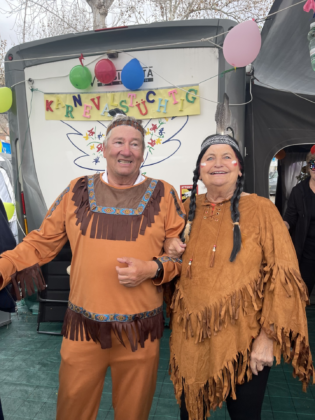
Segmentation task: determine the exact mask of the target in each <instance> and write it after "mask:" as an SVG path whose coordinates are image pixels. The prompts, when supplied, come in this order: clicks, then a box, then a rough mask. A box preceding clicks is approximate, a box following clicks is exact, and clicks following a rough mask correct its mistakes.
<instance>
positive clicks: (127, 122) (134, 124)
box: [106, 120, 145, 137]
mask: <svg viewBox="0 0 315 420" xmlns="http://www.w3.org/2000/svg"><path fill="white" fill-rule="evenodd" d="M119 125H129V126H130V127H133V128H135V129H136V130H138V131H140V133H141V134H142V135H143V137H145V129H144V128H143V127H142V125H141V124H140V123H139V122H138V121H133V120H118V121H114V122H112V123H111V124H110V125H109V126H108V127H107V130H106V136H107V134H108V133H109V132H110V131H111V130H112V129H113V128H115V127H118V126H119Z"/></svg>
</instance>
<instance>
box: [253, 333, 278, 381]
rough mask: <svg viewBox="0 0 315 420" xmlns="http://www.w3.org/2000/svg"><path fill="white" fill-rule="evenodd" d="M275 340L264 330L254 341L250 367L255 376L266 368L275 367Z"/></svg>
mask: <svg viewBox="0 0 315 420" xmlns="http://www.w3.org/2000/svg"><path fill="white" fill-rule="evenodd" d="M273 358H274V357H273V340H272V339H271V338H269V337H268V336H267V334H266V333H265V331H264V330H263V329H262V330H261V331H260V334H259V336H258V337H257V338H256V339H255V340H254V342H253V347H252V352H251V355H250V367H251V370H252V372H253V374H254V375H258V372H260V371H262V370H263V369H264V366H272V365H273Z"/></svg>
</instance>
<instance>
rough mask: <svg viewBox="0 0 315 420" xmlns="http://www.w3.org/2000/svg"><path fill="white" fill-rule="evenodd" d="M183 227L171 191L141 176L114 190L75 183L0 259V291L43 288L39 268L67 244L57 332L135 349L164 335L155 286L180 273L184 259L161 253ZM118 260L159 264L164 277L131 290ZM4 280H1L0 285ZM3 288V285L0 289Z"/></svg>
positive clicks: (93, 179)
mask: <svg viewBox="0 0 315 420" xmlns="http://www.w3.org/2000/svg"><path fill="white" fill-rule="evenodd" d="M184 224H185V215H184V213H183V208H182V204H181V203H180V202H179V200H178V197H177V194H176V192H175V191H174V189H173V188H172V186H171V185H169V184H167V183H166V182H164V181H159V180H154V179H151V178H146V179H145V180H144V181H143V182H141V183H139V184H137V185H134V186H131V187H121V188H116V187H113V186H111V185H109V184H107V183H105V182H104V181H103V180H102V174H96V175H92V176H87V177H82V178H78V179H76V180H74V181H72V182H71V183H70V185H69V187H67V188H66V189H65V190H64V192H63V193H62V194H61V195H60V196H59V197H58V199H57V200H56V201H55V202H54V204H53V205H52V206H51V208H50V209H49V211H48V213H47V215H46V217H45V219H44V221H43V223H42V225H41V227H40V229H38V230H34V231H32V232H31V233H30V234H29V235H27V236H26V237H25V238H24V240H23V242H22V243H21V244H19V245H18V246H17V247H16V248H15V249H14V250H13V251H9V252H5V253H3V254H2V255H1V259H0V289H1V288H2V287H4V286H5V285H6V284H8V283H9V282H10V281H12V283H13V287H14V291H15V295H16V296H17V297H18V298H19V297H20V291H21V294H22V296H24V295H25V292H26V291H28V293H29V294H31V293H34V285H35V284H36V286H37V288H38V289H39V290H42V289H43V288H45V281H44V279H43V277H42V274H41V270H40V268H39V266H41V265H43V264H46V263H47V262H49V261H51V260H52V259H53V258H54V257H55V256H56V255H57V254H58V252H59V251H60V250H61V248H62V247H63V245H64V244H65V242H66V241H67V240H69V241H70V245H71V250H72V263H71V276H70V296H69V304H68V309H67V312H66V316H65V320H64V325H63V329H62V334H63V335H64V336H65V337H67V338H70V339H71V340H91V339H92V340H94V341H96V342H100V344H101V347H102V348H103V349H106V348H110V347H111V334H112V332H113V331H114V333H115V334H116V336H117V337H118V338H119V339H120V340H121V342H122V343H123V344H124V341H123V332H125V334H126V336H127V337H128V340H129V342H130V345H131V348H132V350H133V351H135V350H136V349H137V346H138V345H139V344H140V346H141V347H143V346H144V342H145V340H147V339H148V338H149V337H150V338H151V340H152V341H153V340H154V339H156V338H161V336H162V333H163V313H162V304H163V293H161V291H162V287H160V284H163V283H166V282H168V281H170V280H172V279H173V278H174V277H176V276H177V275H179V273H180V267H181V260H175V259H172V258H169V257H167V256H166V255H163V243H164V240H165V238H172V237H178V236H179V234H180V232H181V231H182V229H183V227H184ZM118 257H131V258H137V259H141V260H144V261H150V260H152V259H153V258H158V259H159V260H160V261H161V262H162V264H163V266H164V277H163V279H160V280H158V281H151V280H150V279H148V280H146V281H144V282H143V283H141V284H140V285H139V286H137V287H134V288H128V287H125V286H123V285H121V284H120V283H119V281H118V275H117V271H116V266H125V265H121V264H120V263H118V261H117V258H118ZM1 275H2V282H1ZM1 283H2V284H1Z"/></svg>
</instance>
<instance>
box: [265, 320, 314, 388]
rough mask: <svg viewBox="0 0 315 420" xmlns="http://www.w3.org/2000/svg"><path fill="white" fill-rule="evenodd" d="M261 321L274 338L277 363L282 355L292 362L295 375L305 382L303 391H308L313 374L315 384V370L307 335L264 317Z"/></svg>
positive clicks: (288, 361)
mask: <svg viewBox="0 0 315 420" xmlns="http://www.w3.org/2000/svg"><path fill="white" fill-rule="evenodd" d="M260 322H261V326H262V328H263V329H264V331H265V332H266V333H267V335H268V336H269V338H272V339H273V340H274V346H273V347H274V356H275V358H276V363H277V365H279V364H280V362H281V355H282V357H283V359H284V361H285V363H292V367H293V377H294V378H296V377H298V378H299V381H301V382H302V383H303V391H304V392H306V389H307V386H308V384H309V383H310V380H311V376H313V384H315V370H314V366H313V361H312V355H311V352H310V346H309V345H308V344H307V343H306V337H301V335H300V334H299V333H297V332H295V331H292V330H285V329H284V328H281V327H279V326H277V325H275V324H274V323H273V322H271V321H270V320H266V319H265V318H263V317H262V318H261V320H260ZM271 326H272V327H273V329H272V328H271Z"/></svg>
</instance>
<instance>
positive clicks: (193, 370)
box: [170, 194, 314, 420]
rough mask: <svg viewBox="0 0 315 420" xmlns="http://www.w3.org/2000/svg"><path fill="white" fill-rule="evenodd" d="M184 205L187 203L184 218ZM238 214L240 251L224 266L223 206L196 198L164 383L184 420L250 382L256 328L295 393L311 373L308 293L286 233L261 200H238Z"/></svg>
mask: <svg viewBox="0 0 315 420" xmlns="http://www.w3.org/2000/svg"><path fill="white" fill-rule="evenodd" d="M188 206H189V202H188V200H187V202H185V207H186V212H187V214H188V211H187V210H188ZM239 210H240V229H241V234H242V247H241V251H240V252H239V253H238V255H237V257H236V259H235V261H234V262H232V263H231V262H230V261H229V258H230V254H231V250H232V247H233V225H232V219H231V211H230V201H227V202H224V203H222V204H221V205H217V206H216V207H215V208H214V210H213V209H212V207H211V206H210V204H209V202H207V201H206V198H205V195H200V196H198V197H197V209H196V214H195V219H194V222H193V227H192V231H191V235H190V239H189V242H188V245H187V249H186V251H185V254H184V256H183V269H182V275H181V278H180V280H179V281H178V282H177V284H176V288H175V292H174V294H173V297H172V303H171V309H172V330H173V331H172V336H171V362H170V372H171V379H172V381H173V383H174V387H175V394H176V398H177V401H178V402H179V403H180V397H181V394H182V392H183V391H184V394H185V400H186V405H187V410H188V412H189V419H190V420H203V419H204V407H206V408H207V410H206V411H207V413H206V414H207V415H209V412H210V409H213V410H214V409H216V408H217V407H221V405H222V402H223V401H224V400H225V399H226V398H227V397H228V396H229V395H231V396H232V398H236V395H235V386H236V384H242V383H244V381H248V380H250V379H251V377H252V372H251V369H250V366H249V362H250V353H251V347H252V343H253V339H255V338H256V337H257V336H258V334H259V332H260V330H261V328H264V330H265V331H266V332H267V334H268V336H269V337H271V338H273V339H274V355H275V357H276V361H277V364H279V363H280V360H281V356H282V357H283V358H284V360H285V361H286V362H288V363H289V362H291V363H292V366H293V376H294V377H298V378H299V380H300V381H302V383H303V390H306V387H307V385H308V383H309V382H310V380H311V376H312V375H313V370H314V368H313V363H312V355H311V353H310V348H309V340H308V329H307V320H306V314H305V306H306V303H307V302H308V295H307V291H306V286H305V284H304V282H303V280H302V278H301V276H300V272H299V266H298V262H297V258H296V255H295V250H294V247H293V245H292V241H291V238H290V235H289V232H288V230H287V228H286V227H285V225H284V223H283V220H282V218H281V216H280V214H279V212H278V210H277V209H276V207H275V206H274V205H273V204H272V203H271V202H270V201H269V200H268V199H265V198H261V197H258V196H257V195H255V194H252V195H246V196H243V197H241V199H240V203H239ZM221 219H222V220H221ZM214 245H216V251H215V259H214V263H213V264H212V267H210V261H211V260H213V246H214ZM191 260H192V264H191V265H190V270H189V271H190V274H189V275H188V270H186V268H187V267H188V266H189V262H190V261H191Z"/></svg>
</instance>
